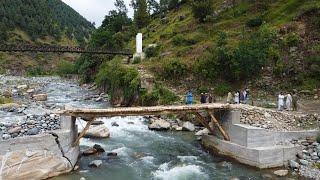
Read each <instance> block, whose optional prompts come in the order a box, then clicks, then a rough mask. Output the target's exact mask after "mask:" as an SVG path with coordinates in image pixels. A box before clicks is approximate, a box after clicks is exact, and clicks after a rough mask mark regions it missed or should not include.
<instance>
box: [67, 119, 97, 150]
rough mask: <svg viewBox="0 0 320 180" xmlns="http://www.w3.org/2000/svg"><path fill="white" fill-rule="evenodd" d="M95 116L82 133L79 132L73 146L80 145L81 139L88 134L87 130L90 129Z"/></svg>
mask: <svg viewBox="0 0 320 180" xmlns="http://www.w3.org/2000/svg"><path fill="white" fill-rule="evenodd" d="M93 121H94V118H92V119H91V120H90V121H88V122H87V124H86V126H85V127H84V129H83V130H82V131H81V133H80V134H79V136H78V137H77V139H76V141H75V142H74V143H73V145H72V146H73V147H75V146H77V145H79V142H80V139H81V138H82V137H83V136H84V135H85V134H86V132H87V131H88V130H89V128H90V126H91V124H92V123H93Z"/></svg>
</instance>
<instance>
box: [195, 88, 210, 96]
mask: <svg viewBox="0 0 320 180" xmlns="http://www.w3.org/2000/svg"><path fill="white" fill-rule="evenodd" d="M207 92H209V88H208V87H206V86H201V87H199V88H198V89H197V93H198V94H201V93H207Z"/></svg>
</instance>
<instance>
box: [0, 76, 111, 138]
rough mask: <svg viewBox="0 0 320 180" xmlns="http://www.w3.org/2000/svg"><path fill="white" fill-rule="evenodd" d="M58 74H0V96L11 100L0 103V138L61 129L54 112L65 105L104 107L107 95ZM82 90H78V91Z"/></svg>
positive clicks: (57, 116) (58, 117)
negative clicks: (28, 76) (33, 75)
mask: <svg viewBox="0 0 320 180" xmlns="http://www.w3.org/2000/svg"><path fill="white" fill-rule="evenodd" d="M92 87H93V86H90V85H85V86H84V87H79V86H78V85H77V84H76V83H74V82H73V81H69V80H65V79H62V78H59V77H31V78H26V77H17V76H2V75H0V96H3V97H6V98H10V99H12V100H13V101H14V103H11V104H6V105H0V140H1V139H3V140H7V139H10V138H16V137H22V136H30V135H37V134H39V133H47V132H50V131H53V130H58V129H60V126H61V123H60V116H59V115H57V114H56V112H57V111H59V110H61V109H63V108H64V106H65V105H66V106H77V107H78V106H86V107H88V106H89V107H90V106H92V105H94V106H101V107H103V106H106V105H107V104H108V103H107V100H108V99H107V98H108V97H107V96H106V95H105V94H98V93H97V92H96V91H94V90H90V88H92ZM79 92H81V93H79Z"/></svg>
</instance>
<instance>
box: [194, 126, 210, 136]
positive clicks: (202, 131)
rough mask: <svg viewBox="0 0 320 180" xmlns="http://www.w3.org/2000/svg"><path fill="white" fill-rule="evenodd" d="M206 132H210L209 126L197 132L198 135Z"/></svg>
mask: <svg viewBox="0 0 320 180" xmlns="http://www.w3.org/2000/svg"><path fill="white" fill-rule="evenodd" d="M206 134H209V130H208V129H207V128H204V129H202V130H200V131H198V132H197V133H196V136H203V135H206Z"/></svg>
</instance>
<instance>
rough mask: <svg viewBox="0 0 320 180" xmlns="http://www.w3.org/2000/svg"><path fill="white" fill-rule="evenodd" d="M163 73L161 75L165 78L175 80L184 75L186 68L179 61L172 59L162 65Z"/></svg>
mask: <svg viewBox="0 0 320 180" xmlns="http://www.w3.org/2000/svg"><path fill="white" fill-rule="evenodd" d="M163 71H164V72H163V75H164V77H165V78H168V79H172V78H173V79H177V78H179V77H182V76H184V75H185V74H186V72H187V66H186V65H185V64H183V63H182V62H180V61H179V60H176V59H174V60H170V61H169V62H167V63H165V64H164V67H163Z"/></svg>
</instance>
